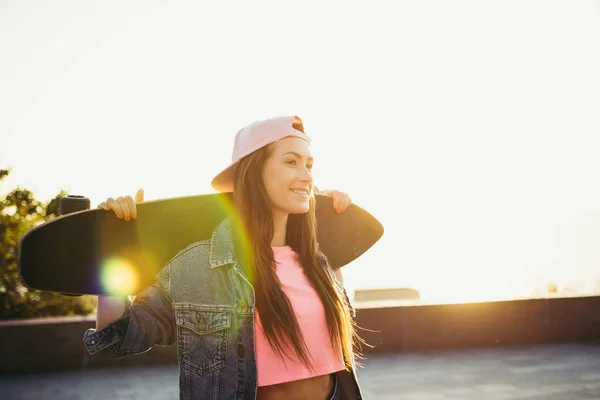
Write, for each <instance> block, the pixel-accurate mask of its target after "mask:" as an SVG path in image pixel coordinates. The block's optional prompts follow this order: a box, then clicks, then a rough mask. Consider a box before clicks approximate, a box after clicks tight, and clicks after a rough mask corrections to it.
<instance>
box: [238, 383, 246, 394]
mask: <svg viewBox="0 0 600 400" xmlns="http://www.w3.org/2000/svg"><path fill="white" fill-rule="evenodd" d="M245 391H246V386H244V385H239V386H238V392H239V393H244V392H245Z"/></svg>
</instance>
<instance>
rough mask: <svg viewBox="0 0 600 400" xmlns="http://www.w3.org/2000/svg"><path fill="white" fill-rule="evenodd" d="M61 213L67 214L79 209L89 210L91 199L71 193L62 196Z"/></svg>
mask: <svg viewBox="0 0 600 400" xmlns="http://www.w3.org/2000/svg"><path fill="white" fill-rule="evenodd" d="M58 208H59V212H60V215H67V214H71V213H74V212H77V211H83V210H89V209H90V199H88V198H87V197H85V196H80V195H76V194H70V195H67V196H63V197H61V198H60V204H59V207H58Z"/></svg>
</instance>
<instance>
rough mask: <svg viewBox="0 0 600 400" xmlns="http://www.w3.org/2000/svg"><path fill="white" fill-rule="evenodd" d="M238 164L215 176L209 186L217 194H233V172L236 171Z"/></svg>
mask: <svg viewBox="0 0 600 400" xmlns="http://www.w3.org/2000/svg"><path fill="white" fill-rule="evenodd" d="M237 166H238V163H237V162H236V163H233V164H231V165H230V166H229V167H227V168H225V169H224V170H223V171H221V172H220V173H219V174H218V175H217V176H215V177H214V178H213V180H212V182H211V183H210V185H211V186H212V187H213V189H215V190H216V191H218V192H222V193H225V192H233V188H234V186H235V185H234V183H235V171H236V170H237Z"/></svg>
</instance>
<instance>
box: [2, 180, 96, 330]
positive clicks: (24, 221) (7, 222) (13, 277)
mask: <svg viewBox="0 0 600 400" xmlns="http://www.w3.org/2000/svg"><path fill="white" fill-rule="evenodd" d="M9 173H10V170H8V169H0V182H1V181H2V180H3V179H4V178H6V177H7V176H8V175H9ZM64 195H66V193H65V192H64V191H61V192H60V193H58V194H57V195H56V197H54V198H53V199H52V200H50V201H49V202H47V203H44V202H41V201H39V200H36V199H35V198H34V196H33V193H32V192H31V191H29V190H27V189H22V188H19V187H17V188H16V189H14V190H12V191H11V192H10V193H8V194H7V195H6V197H5V198H4V199H0V319H14V318H34V317H48V316H64V315H87V314H90V313H92V312H94V310H95V308H96V302H97V299H96V297H95V296H80V297H73V296H64V295H61V294H59V293H52V292H42V291H39V290H33V289H29V288H27V287H25V286H23V285H22V284H21V281H20V279H19V270H18V265H17V259H18V250H19V240H20V238H21V236H22V235H23V234H24V233H25V232H27V231H28V230H29V229H31V228H33V227H34V226H36V225H39V224H41V223H44V222H46V221H49V220H51V219H52V218H55V217H57V216H58V215H59V202H60V198H61V197H62V196H64Z"/></svg>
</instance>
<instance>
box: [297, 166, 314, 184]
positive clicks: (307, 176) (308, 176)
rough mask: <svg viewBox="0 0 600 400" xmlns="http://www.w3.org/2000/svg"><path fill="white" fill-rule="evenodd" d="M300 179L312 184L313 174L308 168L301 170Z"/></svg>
mask: <svg viewBox="0 0 600 400" xmlns="http://www.w3.org/2000/svg"><path fill="white" fill-rule="evenodd" d="M300 179H301V180H302V182H307V183H312V181H313V176H312V172H310V170H309V169H308V168H306V167H305V168H301V172H300Z"/></svg>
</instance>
